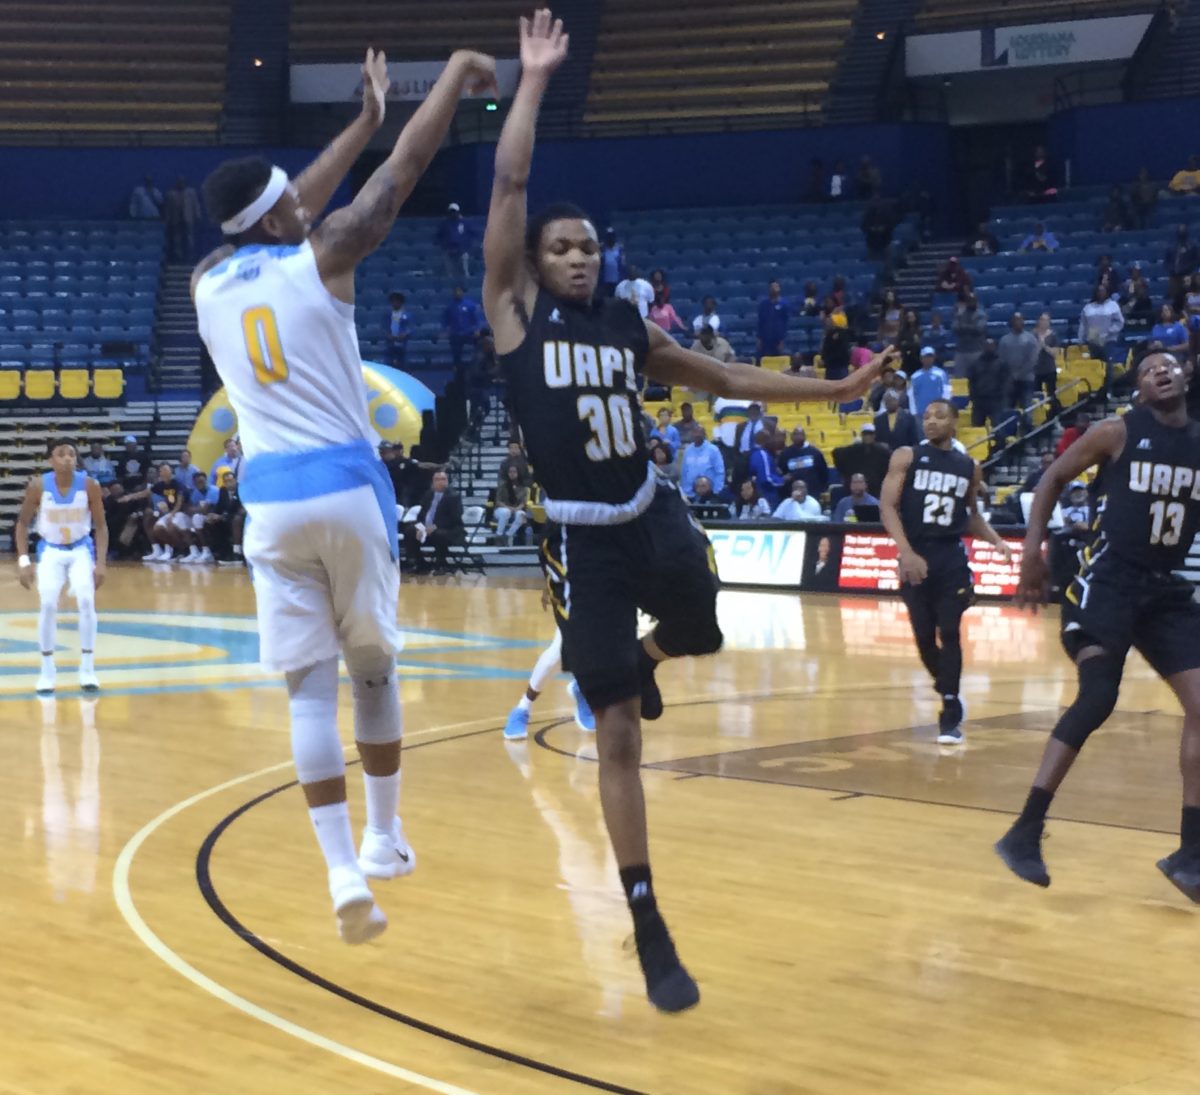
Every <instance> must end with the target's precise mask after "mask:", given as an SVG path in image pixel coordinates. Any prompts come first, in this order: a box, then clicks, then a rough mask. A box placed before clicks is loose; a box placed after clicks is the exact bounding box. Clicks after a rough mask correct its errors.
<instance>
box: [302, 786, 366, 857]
mask: <svg viewBox="0 0 1200 1095" xmlns="http://www.w3.org/2000/svg"><path fill="white" fill-rule="evenodd" d="M308 816H309V817H310V818H312V823H313V829H314V830H316V834H317V843H318V844H320V845H321V854H322V855H323V856H324V857H325V865H326V866H327V867H328V868H329V869H330V870H331V871H332V870H333V869H334V867H352V866H356V865H357V863H358V851H357V850H356V849H355V847H354V832H353V830H352V829H351V828H350V807H349V806H348V805H347V804H346V803H344V802H334V803H331V804H330V805H328V806H310V807H309V809H308Z"/></svg>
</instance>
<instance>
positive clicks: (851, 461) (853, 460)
mask: <svg viewBox="0 0 1200 1095" xmlns="http://www.w3.org/2000/svg"><path fill="white" fill-rule="evenodd" d="M890 459H891V450H889V449H888V447H887V446H886V445H881V444H879V442H878V441H877V440H876V438H875V423H874V422H867V423H866V424H865V425H864V426H863V427H862V430H861V432H860V435H859V440H857V441H854V442H851V444H849V445H843V446H842V447H841V448H840V449H834V450H833V464H834V467H836V468H837V470H838V474H839V475H841V477H842V482H843V483H849V482H851V480H852V479H853V477H854V476H855V475H862V476H863V480H864V483H865V488H864V489H866V490H869V491H870V492H871V494H873V495H877V494H878V493H879V491H880V488H881V487H882V486H883V479H884V476H885V475H887V467H888V461H889V460H890Z"/></svg>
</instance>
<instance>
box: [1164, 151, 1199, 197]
mask: <svg viewBox="0 0 1200 1095" xmlns="http://www.w3.org/2000/svg"><path fill="white" fill-rule="evenodd" d="M1167 189H1168V190H1170V191H1171V193H1172V194H1179V195H1183V196H1185V197H1188V198H1195V197H1197V196H1200V160H1198V159H1197V158H1196V157H1195V156H1189V157H1188V162H1187V167H1185V168H1182V169H1181V170H1179V171H1176V172H1175V174H1174V175H1173V176H1172V177H1171V181H1170V182H1169V183H1168V184H1167Z"/></svg>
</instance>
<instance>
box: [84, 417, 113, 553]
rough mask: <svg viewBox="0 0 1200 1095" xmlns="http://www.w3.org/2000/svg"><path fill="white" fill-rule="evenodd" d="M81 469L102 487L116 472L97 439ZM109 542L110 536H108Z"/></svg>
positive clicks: (92, 444) (109, 481) (111, 480)
mask: <svg viewBox="0 0 1200 1095" xmlns="http://www.w3.org/2000/svg"><path fill="white" fill-rule="evenodd" d="M83 470H84V471H86V472H87V473H88V475H90V476H91V477H92V478H93V479H95V480H96V482H97V483H99V484H100V485H101V486H102V487H107V486H108V485H109V483H114V482H116V479H117V472H116V469H115V468H114V467H113V465H112V461H111V460H109V458H108V457H107V456H105V455H104V446H103V445H102V444H101V443H100V442H99V441H93V442H92V443H91V446H90V449H89V452H88V454H87V456H85V457H84V458H83ZM109 539H110V542H111V539H112V538H111V537H110V538H109Z"/></svg>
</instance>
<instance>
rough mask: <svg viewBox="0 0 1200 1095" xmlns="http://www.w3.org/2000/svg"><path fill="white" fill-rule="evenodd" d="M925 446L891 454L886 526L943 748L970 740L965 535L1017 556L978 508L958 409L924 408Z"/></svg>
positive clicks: (969, 590)
mask: <svg viewBox="0 0 1200 1095" xmlns="http://www.w3.org/2000/svg"><path fill="white" fill-rule="evenodd" d="M924 424H925V441H924V443H922V444H920V445H917V446H916V447H915V448H909V447H908V446H907V445H906V446H904V447H903V448H899V449H897V450H896V451H895V452H894V453H892V459H891V462H890V463H889V464H888V473H887V478H886V479H885V480H884V481H883V491H882V497H881V498H880V500H879V501H880V510H881V513H882V516H883V527H884V528H886V529H887V531H888V535H889V536H891V538H892V539H893V540H895V541H896V546H897V547H898V548H899V549H900V560H899V563H900V595H901V597H903V598H904V603H905V605H906V606H907V608H908V619H909V623H910V624H911V625H912V630H913V637H914V638H915V639H916V640H917V651H918V653H919V654H920V655H921V661H922V662H923V663H924V665H925V668H926V669H928V670H929V675H930V676H931V677H932V678H933V686H934V688H936V689H937V694H938V696H939V697H940V698H941V701H942V709H941V711H940V712H939V714H938V739H937V740H938V741H939V742H940V743H941V744H943V745H959V744H961V743H962V741H963V732H962V719H963V705H962V700H961V699H960V698H959V694H958V693H959V681H960V680H961V678H962V660H963V659H962V642H961V640H960V630H961V624H962V615H963V613H964V612H966V610H967V609H968V608H969V607H970V605H971V599H972V596H973V593H974V583H973V579H972V577H971V567H970V565H969V562H968V559H967V551H966V548H965V547H964V546H963V537H964V536H973V537H975V538H976V539H979V540H986V541H987V542H988V543H990V544H991V545H992V546H993V547H995V548H996V550H997V551H999V552H1000V553H1001V554H1003V555H1004V556H1005V558H1008V559H1011V558H1012V552H1011V551H1010V550H1009V547H1008V545H1007V544H1006V543H1005V542H1004V541H1003V540H1002V539H1001V538H1000V536H999V534H998V533H997V532H996V531H995V529H993V528H992V527H991V525H989V524H988V523H987V522H986V521H985V520H984V519H983V517H982V516H981V515H980V514H979V513H978V512H977V510H976V508H975V498H976V495H977V494H978V492H979V483H980V480H981V477H982V473H981V472H980V469H979V465H978V464H977V463H976V462H975V461H974V460H973V459H972V458H971V457H970V456H968V455H967V454H966V453H965V452H962V451H960V449H958V448H956V447H955V445H954V433H955V430H956V429H957V426H958V409H957V408H956V407H955V406H954V404H952V403H950V402H948V401H947V400H945V399H935V400H934V401H933V402H932V403H930V404H929V406H928V407H927V408H926V409H925V420H924Z"/></svg>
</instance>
